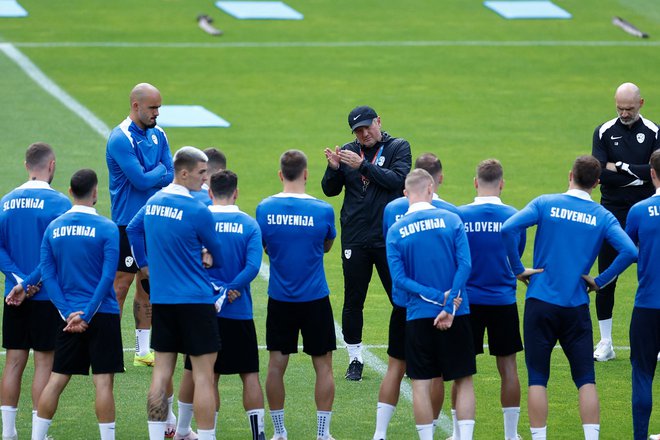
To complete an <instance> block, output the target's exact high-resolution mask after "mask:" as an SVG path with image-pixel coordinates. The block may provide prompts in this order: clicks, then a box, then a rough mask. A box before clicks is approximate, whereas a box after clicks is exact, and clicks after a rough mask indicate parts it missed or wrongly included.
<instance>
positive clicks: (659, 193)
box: [653, 188, 660, 197]
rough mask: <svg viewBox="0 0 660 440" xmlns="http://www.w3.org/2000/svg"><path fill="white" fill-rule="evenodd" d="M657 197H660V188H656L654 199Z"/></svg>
mask: <svg viewBox="0 0 660 440" xmlns="http://www.w3.org/2000/svg"><path fill="white" fill-rule="evenodd" d="M655 196H660V188H656V190H655V194H653V197H655Z"/></svg>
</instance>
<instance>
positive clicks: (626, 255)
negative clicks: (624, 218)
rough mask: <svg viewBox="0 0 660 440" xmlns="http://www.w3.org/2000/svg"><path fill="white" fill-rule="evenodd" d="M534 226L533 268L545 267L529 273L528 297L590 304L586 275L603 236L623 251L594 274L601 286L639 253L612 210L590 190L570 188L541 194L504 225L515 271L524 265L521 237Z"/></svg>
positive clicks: (564, 303) (556, 302) (574, 304)
mask: <svg viewBox="0 0 660 440" xmlns="http://www.w3.org/2000/svg"><path fill="white" fill-rule="evenodd" d="M532 225H537V230H536V237H535V239H534V268H538V269H543V272H541V273H539V274H536V275H533V276H532V277H531V279H530V282H529V286H528V287H527V298H536V299H539V300H541V301H545V302H547V303H550V304H554V305H557V306H561V307H578V306H581V305H584V304H588V303H589V295H588V294H587V284H586V282H585V281H584V280H583V279H582V275H587V274H589V271H590V270H591V266H592V265H593V263H594V260H595V259H596V256H597V255H598V251H599V250H600V248H601V245H602V244H603V240H607V242H608V243H609V244H610V245H612V246H613V247H614V249H616V250H617V251H618V252H619V255H618V256H617V257H616V259H615V260H614V261H613V262H612V264H611V265H610V266H609V267H608V268H607V269H606V270H605V271H604V272H603V273H601V274H600V275H598V276H597V277H596V280H595V281H596V284H597V285H598V286H599V287H603V286H604V285H606V284H608V283H610V282H612V281H613V280H614V279H615V278H616V277H617V276H618V275H619V274H620V273H621V272H623V271H624V270H625V269H626V268H627V267H628V266H630V265H631V264H632V263H633V262H634V261H635V259H636V258H637V249H636V248H635V245H634V244H633V242H632V241H631V240H630V238H629V237H628V236H627V235H626V233H625V232H624V231H623V229H621V226H620V225H619V222H618V221H617V219H616V218H615V217H614V215H612V213H611V212H609V211H608V210H606V209H605V208H603V207H602V206H601V205H599V204H598V203H595V202H594V201H593V200H591V197H590V196H589V194H588V193H586V192H584V191H580V190H569V191H568V192H566V193H564V194H551V195H544V196H540V197H537V198H536V199H534V200H532V201H531V202H530V203H529V204H528V205H527V206H526V207H525V208H524V209H522V210H521V211H519V212H518V213H516V214H514V215H513V216H512V217H511V218H510V219H509V220H507V221H506V222H505V223H504V225H503V226H502V234H503V238H504V243H505V245H506V247H507V254H508V256H509V261H510V262H511V268H512V270H513V273H514V274H520V273H522V272H523V271H524V270H525V267H524V266H523V264H522V262H521V261H520V255H519V253H518V237H519V236H520V233H521V231H524V230H525V229H526V228H528V227H530V226H532Z"/></svg>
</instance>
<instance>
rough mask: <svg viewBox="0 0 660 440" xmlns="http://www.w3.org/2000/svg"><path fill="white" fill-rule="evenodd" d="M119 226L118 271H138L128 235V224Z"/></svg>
mask: <svg viewBox="0 0 660 440" xmlns="http://www.w3.org/2000/svg"><path fill="white" fill-rule="evenodd" d="M117 227H118V228H119V262H118V263H117V272H128V273H136V272H137V271H138V270H139V269H138V267H137V263H136V262H135V258H133V252H131V243H130V242H129V241H128V235H126V226H117Z"/></svg>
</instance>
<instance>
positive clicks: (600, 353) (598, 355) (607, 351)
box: [594, 339, 616, 362]
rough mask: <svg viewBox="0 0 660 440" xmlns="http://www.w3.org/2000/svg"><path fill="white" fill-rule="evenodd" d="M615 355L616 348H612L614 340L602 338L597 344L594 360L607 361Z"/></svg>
mask: <svg viewBox="0 0 660 440" xmlns="http://www.w3.org/2000/svg"><path fill="white" fill-rule="evenodd" d="M615 357H616V354H614V349H613V348H612V341H610V340H607V339H602V340H601V341H600V342H599V343H598V345H596V350H594V360H595V361H596V362H606V361H609V360H610V359H614V358H615Z"/></svg>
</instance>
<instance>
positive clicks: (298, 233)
mask: <svg viewBox="0 0 660 440" xmlns="http://www.w3.org/2000/svg"><path fill="white" fill-rule="evenodd" d="M257 222H258V223H259V227H260V228H261V234H262V237H263V243H264V247H265V248H266V253H267V254H268V258H269V259H270V281H269V283H268V296H270V297H271V298H273V299H276V300H278V301H288V302H308V301H314V300H317V299H320V298H324V297H326V296H328V295H329V294H330V290H329V289H328V283H327V281H326V279H325V270H324V267H323V254H324V252H323V246H324V244H325V241H326V240H333V239H334V238H335V237H336V236H337V231H336V230H335V213H334V211H333V209H332V206H330V204H329V203H326V202H324V201H321V200H318V199H316V198H314V197H312V196H310V195H308V194H293V193H279V194H276V195H274V196H271V197H268V198H266V199H264V200H262V201H261V203H259V206H257Z"/></svg>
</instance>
